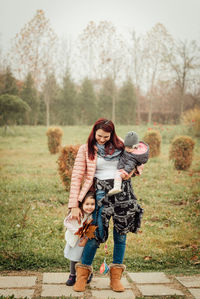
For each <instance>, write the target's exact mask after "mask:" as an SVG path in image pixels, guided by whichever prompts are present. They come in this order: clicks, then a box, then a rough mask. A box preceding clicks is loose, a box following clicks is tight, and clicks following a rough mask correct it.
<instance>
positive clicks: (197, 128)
mask: <svg viewBox="0 0 200 299" xmlns="http://www.w3.org/2000/svg"><path fill="white" fill-rule="evenodd" d="M181 120H182V122H183V123H184V124H186V125H187V126H189V128H190V129H191V131H192V133H193V134H194V136H197V137H198V136H200V109H198V108H194V109H191V110H188V111H186V112H184V113H183V115H182V117H181Z"/></svg>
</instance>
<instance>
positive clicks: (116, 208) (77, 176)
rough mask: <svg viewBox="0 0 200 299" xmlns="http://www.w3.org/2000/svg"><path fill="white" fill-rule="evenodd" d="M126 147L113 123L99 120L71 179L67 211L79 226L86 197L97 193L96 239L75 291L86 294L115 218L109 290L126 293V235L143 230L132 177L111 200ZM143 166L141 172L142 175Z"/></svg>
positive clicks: (87, 248)
mask: <svg viewBox="0 0 200 299" xmlns="http://www.w3.org/2000/svg"><path fill="white" fill-rule="evenodd" d="M123 150H124V144H123V142H122V140H120V139H119V138H118V137H117V135H116V133H115V127H114V124H113V123H112V121H110V120H107V119H104V118H100V119H99V120H97V121H96V122H95V124H94V126H93V128H92V131H91V133H90V135H89V137H88V141H87V144H84V145H82V146H81V147H80V148H79V151H78V153H77V157H76V159H75V163H74V168H73V172H72V177H71V188H70V197H69V204H68V207H69V208H70V209H71V215H72V218H73V219H77V220H78V221H79V222H80V219H81V217H82V213H81V210H80V209H79V207H78V206H79V201H80V202H81V201H82V200H83V198H84V196H85V195H86V193H87V192H88V191H89V190H90V189H91V188H93V189H94V190H95V192H96V206H95V211H94V212H93V222H94V224H96V225H97V226H98V228H97V230H96V237H95V238H94V239H91V240H88V242H87V244H86V246H85V248H84V250H83V254H82V258H81V263H79V264H77V265H76V272H77V280H76V283H75V285H74V290H75V291H78V292H82V291H84V290H85V286H86V283H87V279H88V277H89V275H90V273H91V272H92V266H91V265H92V262H93V259H94V256H95V254H96V250H97V248H98V247H99V244H100V243H102V242H105V241H106V239H107V238H108V227H109V220H110V217H111V216H112V217H113V238H114V250H113V263H112V264H111V265H110V286H111V288H112V290H114V291H117V292H122V291H124V287H123V285H122V284H121V282H120V279H121V275H122V273H123V271H124V270H125V265H123V259H124V254H125V247H126V234H127V233H128V232H136V231H137V229H138V228H139V226H140V219H141V216H142V213H143V210H142V209H141V208H140V206H139V205H138V204H137V201H136V198H135V195H134V193H133V189H132V186H131V180H130V177H131V175H132V174H133V173H131V174H129V176H127V177H126V178H125V179H126V180H123V183H122V192H121V193H119V194H117V195H114V196H110V197H108V196H107V194H108V192H109V190H111V189H112V188H113V182H114V177H115V173H116V170H117V164H118V161H119V158H120V155H121V153H122V152H123ZM142 168H143V165H141V166H140V169H139V168H138V169H137V171H138V172H139V173H141V172H142Z"/></svg>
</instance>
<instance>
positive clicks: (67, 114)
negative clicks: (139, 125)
mask: <svg viewBox="0 0 200 299" xmlns="http://www.w3.org/2000/svg"><path fill="white" fill-rule="evenodd" d="M0 84H1V85H0V108H1V111H2V112H3V113H2V118H1V120H0V123H1V125H3V124H9V123H10V124H11V123H16V124H27V125H39V124H40V125H43V124H46V125H47V126H49V125H50V124H58V125H75V124H76V125H81V124H92V123H93V122H94V121H95V120H96V119H97V118H98V117H100V116H104V117H106V118H109V119H111V116H112V101H113V96H116V95H115V93H116V87H115V85H114V81H113V80H112V79H111V78H110V77H108V78H106V79H104V81H103V83H102V87H101V89H99V91H98V93H97V92H95V90H94V84H93V82H92V81H91V80H90V79H88V78H85V79H84V80H83V82H82V84H81V85H80V86H78V85H76V84H75V83H74V82H73V81H72V79H71V78H70V74H69V73H68V72H67V73H66V74H65V76H64V78H63V83H62V85H61V86H60V85H59V84H58V83H57V81H56V77H55V75H54V74H53V73H52V74H50V75H49V76H48V77H47V78H46V80H45V82H44V85H43V88H42V90H41V91H40V92H38V90H37V89H36V88H35V84H34V80H33V78H32V75H31V73H28V75H27V77H26V78H25V80H24V82H21V81H17V80H16V79H15V78H14V76H13V75H12V73H11V71H10V70H9V69H7V70H6V73H4V74H1V76H0ZM9 95H10V101H11V99H14V98H13V96H17V97H18V98H19V100H20V99H21V100H22V101H23V102H24V103H25V104H26V105H25V106H24V105H23V107H22V109H21V110H20V109H17V105H16V113H13V107H12V109H11V106H9V105H8V104H7V103H6V102H5V99H7V100H8V96H9ZM5 96H6V97H5ZM1 99H2V100H1ZM19 100H18V102H19ZM22 101H21V102H22ZM3 103H4V104H3ZM18 105H19V103H18ZM24 107H26V109H23V108H24ZM116 121H117V122H118V123H120V124H132V123H134V122H135V121H136V94H135V89H134V86H133V84H132V83H131V81H130V80H128V81H126V82H124V84H123V86H122V87H121V88H120V89H119V90H118V92H117V107H116Z"/></svg>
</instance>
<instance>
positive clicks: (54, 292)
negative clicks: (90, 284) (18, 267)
mask: <svg viewBox="0 0 200 299" xmlns="http://www.w3.org/2000/svg"><path fill="white" fill-rule="evenodd" d="M83 294H84V293H83V292H75V291H74V290H73V288H72V287H68V286H66V285H62V284H57V285H56V284H53V285H52V284H43V285H42V293H41V297H61V296H65V297H70V295H71V296H75V297H81V296H83Z"/></svg>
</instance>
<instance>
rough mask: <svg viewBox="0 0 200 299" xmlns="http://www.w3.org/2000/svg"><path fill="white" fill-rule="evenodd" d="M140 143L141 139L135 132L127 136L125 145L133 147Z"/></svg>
mask: <svg viewBox="0 0 200 299" xmlns="http://www.w3.org/2000/svg"><path fill="white" fill-rule="evenodd" d="M138 143H139V137H138V134H137V133H136V132H134V131H131V132H128V133H127V134H126V137H125V140H124V145H125V146H128V147H132V146H133V145H135V144H138Z"/></svg>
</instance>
